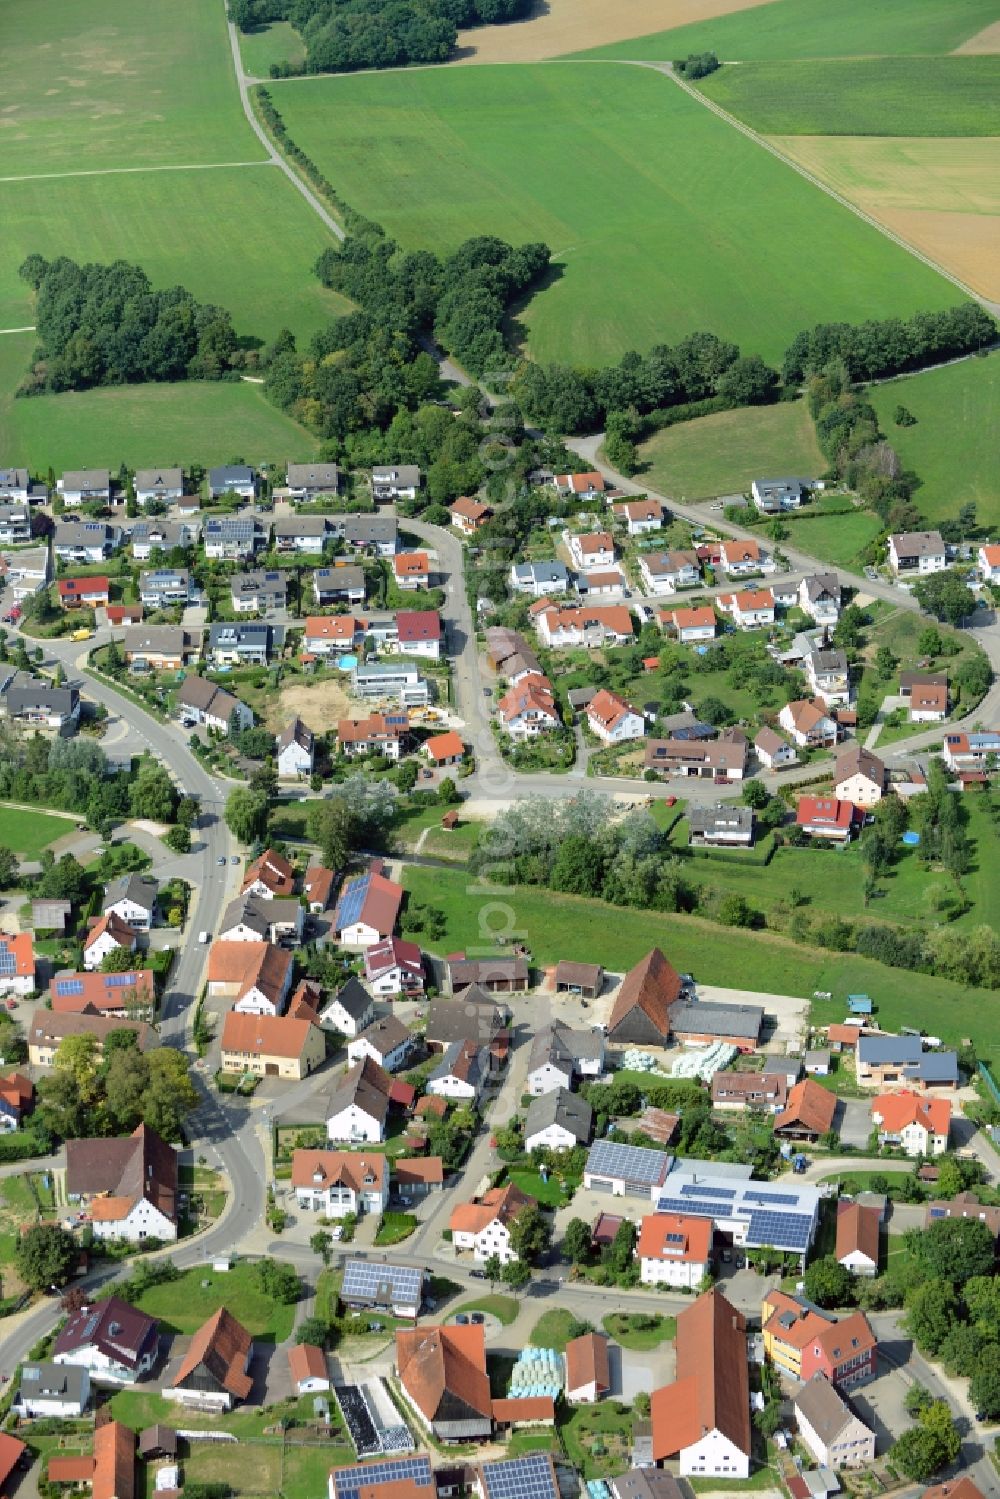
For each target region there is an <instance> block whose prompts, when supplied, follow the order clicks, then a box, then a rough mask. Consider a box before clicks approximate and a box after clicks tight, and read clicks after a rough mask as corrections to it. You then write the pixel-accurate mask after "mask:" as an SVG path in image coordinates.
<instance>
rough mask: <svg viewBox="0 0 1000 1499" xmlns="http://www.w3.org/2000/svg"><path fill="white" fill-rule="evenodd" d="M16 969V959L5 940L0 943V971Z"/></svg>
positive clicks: (7, 971)
mask: <svg viewBox="0 0 1000 1499" xmlns="http://www.w3.org/2000/svg"><path fill="white" fill-rule="evenodd" d="M16 969H17V959H16V958H15V957H14V954H13V953H12V952H11V950H10V948H9V947H8V946H7V944H6V942H3V943H0V973H14V972H15V971H16Z"/></svg>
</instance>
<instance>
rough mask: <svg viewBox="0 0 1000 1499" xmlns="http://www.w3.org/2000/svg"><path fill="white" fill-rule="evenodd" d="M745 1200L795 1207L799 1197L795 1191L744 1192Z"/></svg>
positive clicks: (765, 1204) (773, 1205)
mask: <svg viewBox="0 0 1000 1499" xmlns="http://www.w3.org/2000/svg"><path fill="white" fill-rule="evenodd" d="M743 1201H744V1202H758V1203H760V1204H761V1205H762V1206H767V1205H770V1206H772V1207H782V1208H794V1207H797V1206H798V1201H799V1199H798V1198H797V1197H796V1196H795V1194H794V1193H793V1192H744V1193H743Z"/></svg>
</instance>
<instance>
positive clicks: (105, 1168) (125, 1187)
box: [66, 1124, 177, 1244]
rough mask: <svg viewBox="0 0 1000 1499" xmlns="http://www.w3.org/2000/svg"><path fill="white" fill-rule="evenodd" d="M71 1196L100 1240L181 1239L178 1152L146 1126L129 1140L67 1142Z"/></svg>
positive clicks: (134, 1242) (138, 1241) (68, 1184)
mask: <svg viewBox="0 0 1000 1499" xmlns="http://www.w3.org/2000/svg"><path fill="white" fill-rule="evenodd" d="M66 1196H67V1198H68V1199H69V1201H70V1202H78V1203H81V1204H82V1206H83V1210H84V1212H85V1214H86V1218H87V1222H88V1223H89V1225H90V1228H91V1231H92V1233H93V1235H94V1238H95V1239H110V1240H113V1241H115V1242H119V1243H120V1242H121V1241H122V1240H124V1241H125V1242H126V1243H129V1244H141V1243H143V1242H144V1241H145V1240H146V1239H160V1240H162V1241H163V1242H164V1243H172V1242H173V1240H175V1239H176V1238H177V1152H176V1150H174V1148H173V1146H171V1145H168V1144H167V1142H166V1141H165V1140H162V1139H161V1138H160V1136H159V1135H158V1134H157V1133H156V1131H155V1130H152V1129H150V1128H148V1126H147V1125H145V1124H140V1125H139V1126H138V1128H137V1129H135V1130H133V1132H132V1134H131V1135H129V1136H128V1138H127V1139H124V1140H114V1139H111V1140H109V1139H100V1140H67V1141H66Z"/></svg>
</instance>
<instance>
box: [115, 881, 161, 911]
mask: <svg viewBox="0 0 1000 1499" xmlns="http://www.w3.org/2000/svg"><path fill="white" fill-rule="evenodd" d="M159 888H160V887H159V884H158V883H157V881H156V880H154V878H153V876H152V875H151V874H135V873H133V874H121V875H119V876H118V878H117V879H116V880H112V881H111V883H110V884H108V885H105V887H104V909H105V911H106V910H107V909H108V907H109V906H113V905H114V904H115V903H116V901H120V900H131V901H134V902H135V904H136V905H137V906H144V907H145V909H146V910H147V911H151V910H152V909H153V907H154V906H155V904H156V894H157V891H158V890H159Z"/></svg>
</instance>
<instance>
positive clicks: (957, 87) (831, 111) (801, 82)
mask: <svg viewBox="0 0 1000 1499" xmlns="http://www.w3.org/2000/svg"><path fill="white" fill-rule="evenodd" d="M698 86H699V88H701V89H703V90H704V92H705V93H706V94H707V95H708V97H709V98H710V99H713V100H714V101H715V103H716V104H721V106H722V108H723V109H728V110H729V111H730V113H731V114H734V115H736V117H737V118H738V119H740V120H745V121H746V123H747V124H748V125H751V126H752V127H753V129H754V130H759V131H760V132H761V134H762V135H905V136H915V135H938V136H956V135H1000V57H861V58H850V59H844V60H836V59H834V60H826V61H820V62H812V61H803V62H789V61H787V60H786V61H782V62H748V63H740V64H739V66H737V67H731V68H720V69H719V71H718V72H717V73H712V74H711V75H710V77H708V78H703V79H702V80H701V82H700V83H699V85H698Z"/></svg>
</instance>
